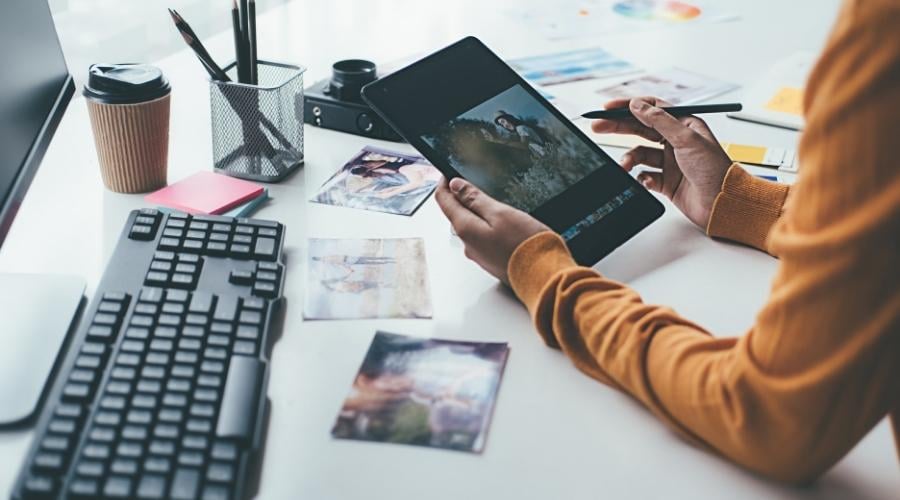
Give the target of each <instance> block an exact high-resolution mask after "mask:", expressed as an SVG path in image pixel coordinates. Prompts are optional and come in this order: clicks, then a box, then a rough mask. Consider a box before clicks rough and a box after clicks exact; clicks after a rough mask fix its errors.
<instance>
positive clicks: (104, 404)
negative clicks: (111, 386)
mask: <svg viewBox="0 0 900 500" xmlns="http://www.w3.org/2000/svg"><path fill="white" fill-rule="evenodd" d="M100 408H103V409H104V410H124V409H125V398H123V397H122V396H105V397H104V398H103V399H101V400H100Z"/></svg>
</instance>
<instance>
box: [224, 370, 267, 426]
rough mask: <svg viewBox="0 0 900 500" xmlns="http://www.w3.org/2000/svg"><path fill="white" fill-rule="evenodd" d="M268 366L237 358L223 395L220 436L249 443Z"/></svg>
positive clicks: (229, 373)
mask: <svg viewBox="0 0 900 500" xmlns="http://www.w3.org/2000/svg"><path fill="white" fill-rule="evenodd" d="M265 370H266V367H265V364H264V363H262V362H261V361H259V360H258V359H256V358H251V357H249V356H239V355H238V356H233V357H232V358H231V362H230V363H229V367H228V378H227V380H226V382H225V389H224V391H223V395H222V406H221V409H220V413H219V421H218V424H217V426H216V436H218V437H220V438H234V439H237V440H241V441H247V440H249V439H250V438H251V436H252V434H253V429H254V424H255V421H256V407H257V405H258V403H259V396H260V391H261V390H262V387H261V386H262V381H263V376H264V375H265Z"/></svg>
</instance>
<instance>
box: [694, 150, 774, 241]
mask: <svg viewBox="0 0 900 500" xmlns="http://www.w3.org/2000/svg"><path fill="white" fill-rule="evenodd" d="M789 191H790V188H789V186H788V185H786V184H781V183H778V182H771V181H767V180H764V179H760V178H758V177H754V176H753V175H751V174H749V173H747V172H746V171H745V170H744V169H743V168H741V167H740V166H739V165H737V164H734V165H732V166H731V167H730V168H729V169H728V172H727V173H726V175H725V179H724V181H723V182H722V189H721V191H720V192H719V194H718V195H717V196H716V199H715V201H714V204H713V208H712V213H711V214H710V217H709V223H708V224H707V226H706V234H708V235H710V236H712V237H713V238H722V239H726V240H731V241H735V242H738V243H743V244H745V245H749V246H752V247H754V248H757V249H759V250H764V251H766V252H769V253H770V254H771V253H772V251H771V250H770V249H769V247H768V245H767V241H768V237H769V234H771V231H772V228H773V227H774V226H775V223H776V222H777V221H778V219H779V218H780V217H781V215H782V214H783V213H784V202H785V200H787V197H788V193H789Z"/></svg>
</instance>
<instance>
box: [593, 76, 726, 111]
mask: <svg viewBox="0 0 900 500" xmlns="http://www.w3.org/2000/svg"><path fill="white" fill-rule="evenodd" d="M737 87H738V86H737V85H734V84H732V83H728V82H723V81H721V80H717V79H715V78H710V77H707V76H703V75H700V74H698V73H693V72H691V71H686V70H683V69H679V68H670V69H666V70H663V71H658V72H656V73H648V74H646V75H641V76H639V77H636V78H631V79H629V80H625V81H624V82H621V83H617V84H615V85H612V86H609V87H606V88H602V89H600V90H598V91H597V93H598V94H601V95H602V96H603V97H604V98H605V99H608V100H612V99H626V98H629V99H630V98H632V97H640V96H647V95H652V96H656V97H661V98H662V99H664V100H666V101H668V102H670V103H671V104H673V105H676V106H677V105H679V104H690V103H695V102H700V101H705V100H706V99H710V98H712V97H715V96H717V95H721V94H724V93H726V92H731V91H732V90H734V89H736V88H737Z"/></svg>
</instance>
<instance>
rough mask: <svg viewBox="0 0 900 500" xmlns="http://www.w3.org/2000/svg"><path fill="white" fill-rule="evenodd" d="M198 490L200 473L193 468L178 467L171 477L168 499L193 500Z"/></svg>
mask: <svg viewBox="0 0 900 500" xmlns="http://www.w3.org/2000/svg"><path fill="white" fill-rule="evenodd" d="M199 489H200V471H199V470H197V469H193V468H184V467H180V468H178V470H176V471H175V474H174V475H173V477H172V489H171V491H170V492H169V496H170V498H173V499H174V500H188V499H191V500H193V499H194V498H196V497H197V493H198V492H199Z"/></svg>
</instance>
